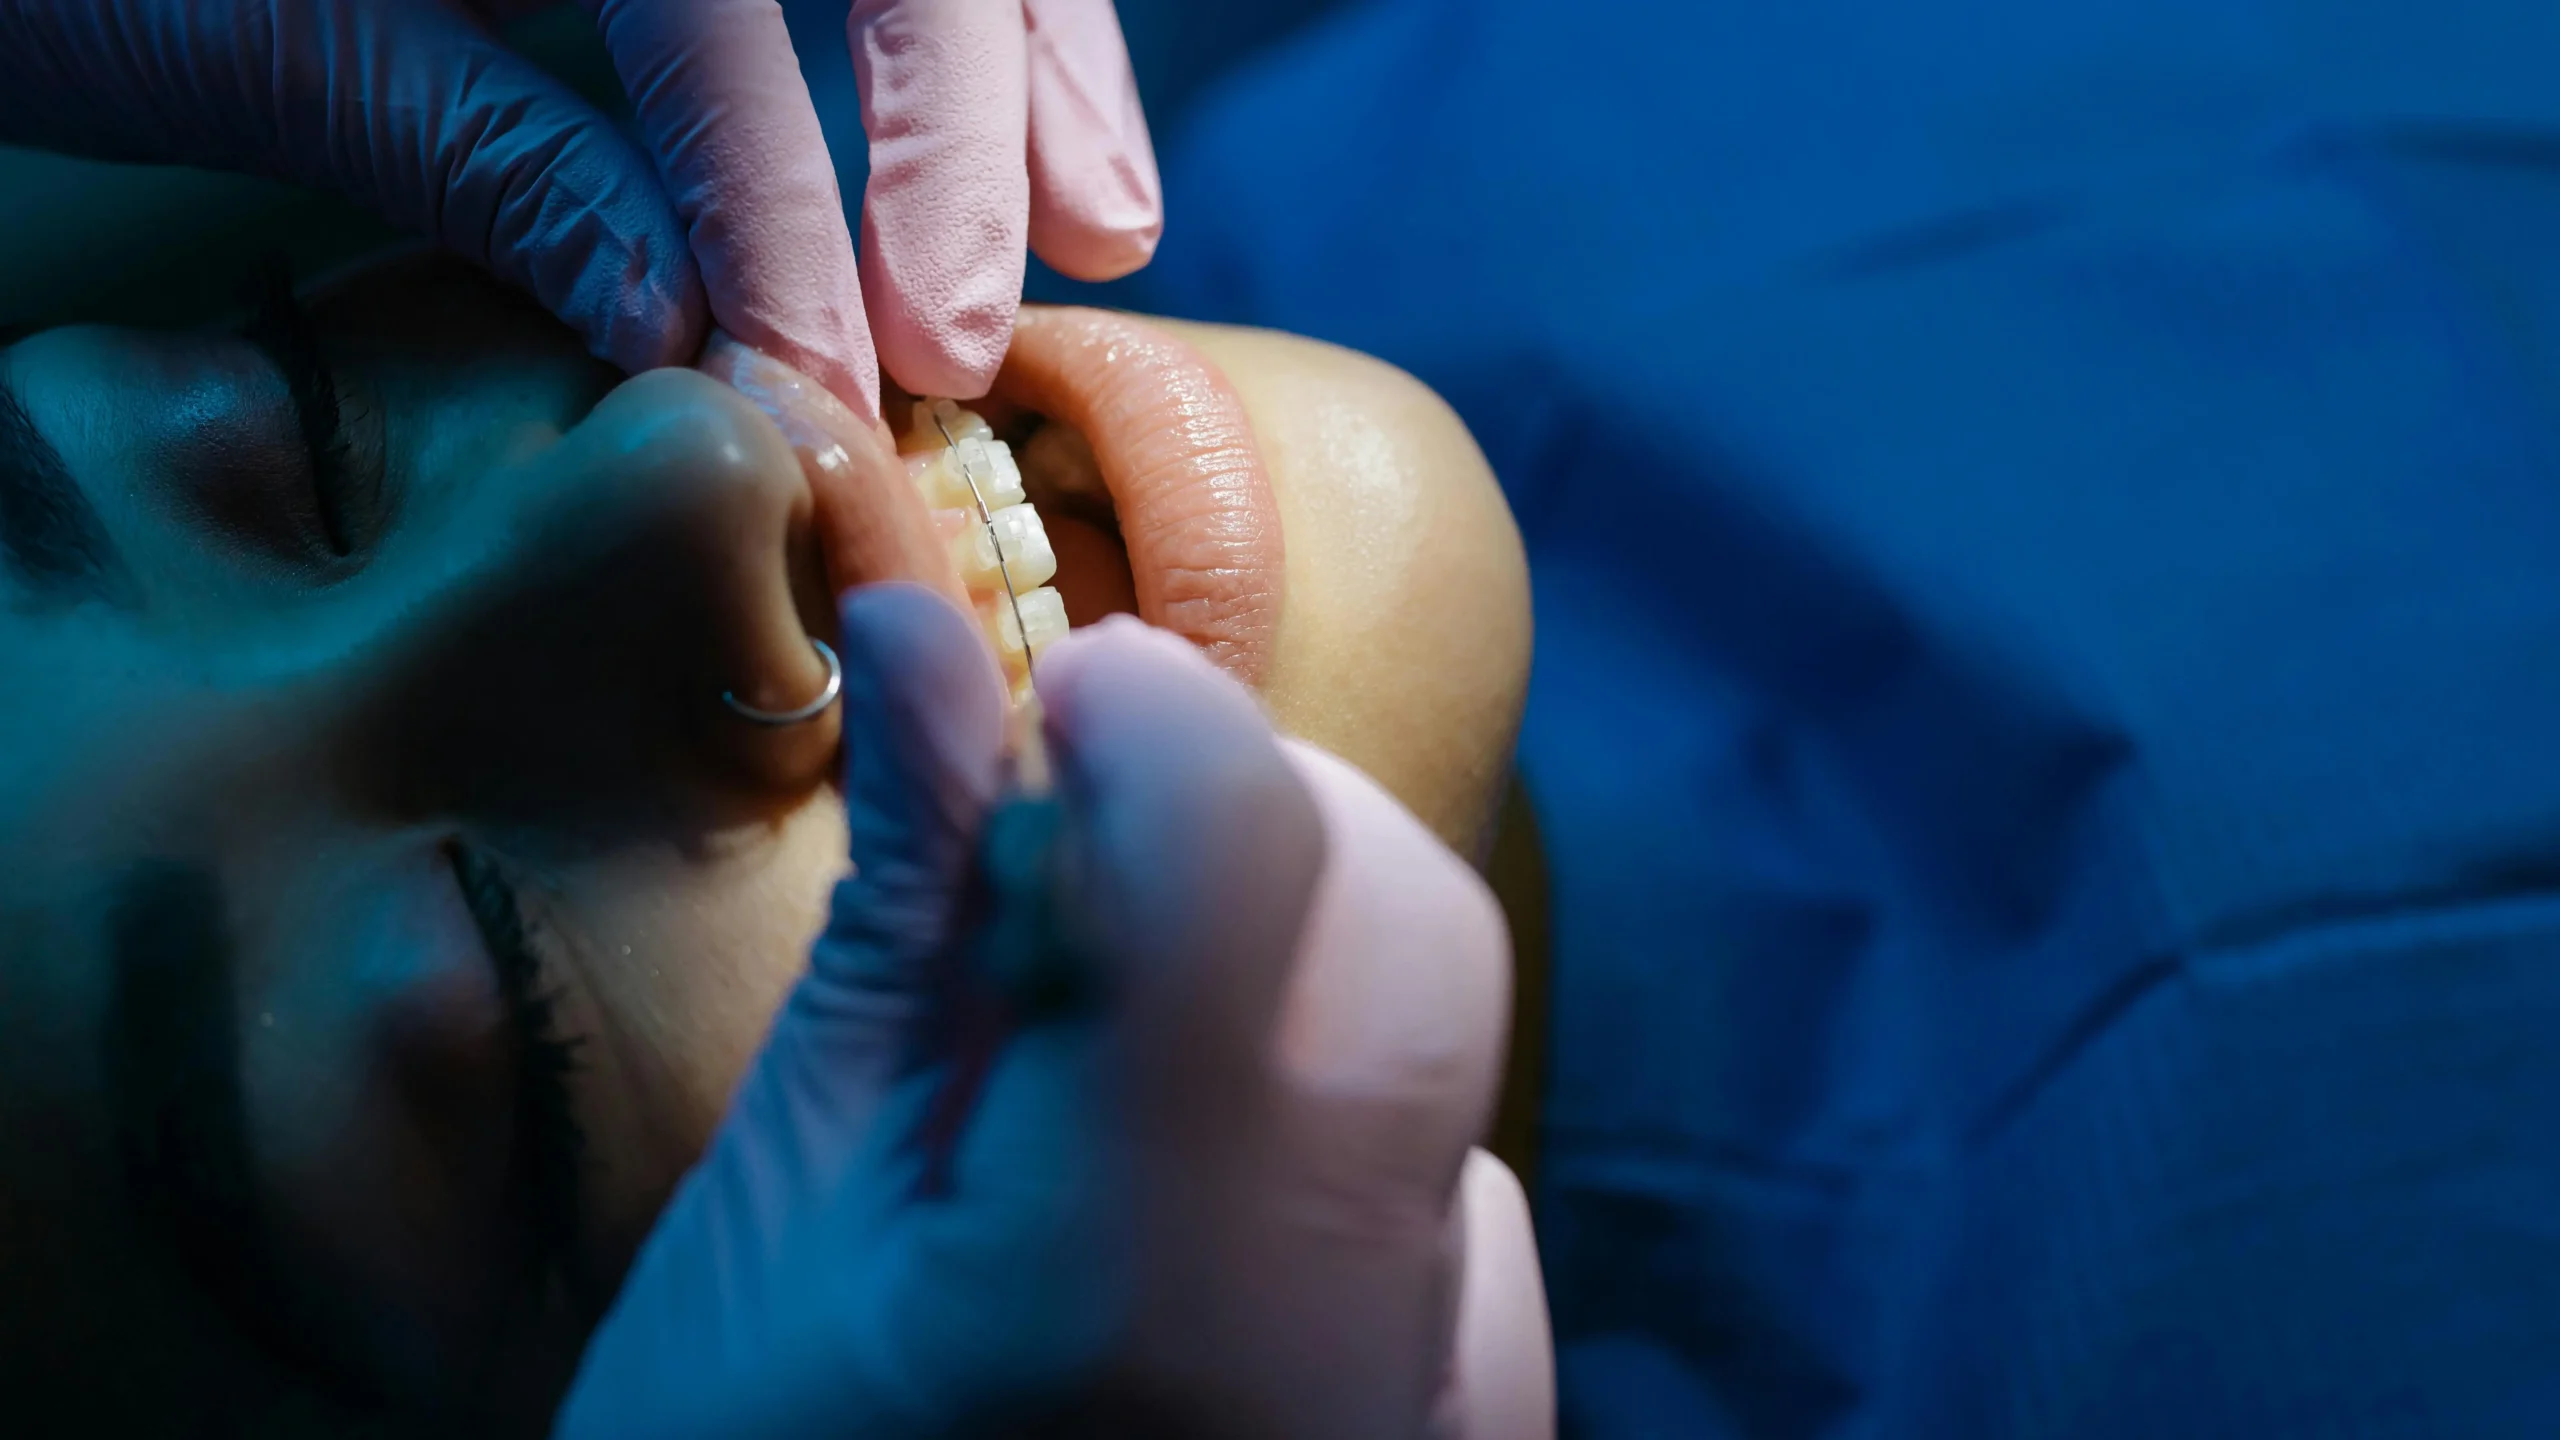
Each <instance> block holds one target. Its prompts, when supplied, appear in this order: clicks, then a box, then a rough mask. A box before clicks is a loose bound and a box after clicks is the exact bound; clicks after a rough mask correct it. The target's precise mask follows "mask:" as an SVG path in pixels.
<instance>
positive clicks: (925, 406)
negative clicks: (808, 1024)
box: [907, 400, 996, 450]
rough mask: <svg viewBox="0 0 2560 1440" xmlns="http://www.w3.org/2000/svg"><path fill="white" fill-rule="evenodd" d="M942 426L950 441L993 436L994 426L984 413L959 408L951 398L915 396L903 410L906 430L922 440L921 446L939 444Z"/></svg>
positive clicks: (983, 438) (992, 437)
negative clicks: (912, 405)
mask: <svg viewBox="0 0 2560 1440" xmlns="http://www.w3.org/2000/svg"><path fill="white" fill-rule="evenodd" d="M936 421H939V422H940V423H939V424H937V423H935V422H936ZM945 430H948V431H950V432H951V438H952V440H954V441H959V440H993V439H994V438H996V427H994V426H993V425H990V424H988V423H987V421H986V417H985V416H983V415H980V414H979V413H978V412H977V411H975V410H967V409H963V408H961V406H960V403H959V402H958V401H955V400H919V401H917V402H916V403H915V405H914V407H913V408H912V409H910V410H909V411H908V412H907V433H908V434H909V435H912V436H915V437H916V438H918V439H919V440H921V441H923V442H925V443H924V444H923V445H921V446H920V447H919V448H921V449H926V450H931V449H934V448H937V447H939V446H941V445H942V444H943V443H944V442H943V439H942V432H943V431H945Z"/></svg>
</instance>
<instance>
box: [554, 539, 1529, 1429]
mask: <svg viewBox="0 0 2560 1440" xmlns="http://www.w3.org/2000/svg"><path fill="white" fill-rule="evenodd" d="M844 630H845V633H844V637H843V638H844V644H843V647H842V649H843V658H844V662H845V681H846V689H845V734H846V742H845V743H846V753H847V797H846V798H847V804H848V808H849V811H850V814H851V820H852V835H853V842H852V843H853V861H854V865H855V873H854V875H853V876H852V878H850V879H848V880H847V881H845V882H844V883H843V884H842V885H841V886H840V887H839V889H838V892H837V895H836V899H835V905H834V909H833V914H832V918H831V920H830V923H829V926H828V929H827V933H826V934H825V936H824V937H823V938H822V939H821V940H820V941H819V942H818V945H817V947H816V949H815V952H814V954H813V956H812V960H811V966H810V970H809V973H808V974H807V975H806V976H805V977H804V978H803V979H802V981H801V983H800V985H799V986H798V988H797V989H796V990H795V991H794V993H793V995H792V997H791V999H790V1001H789V1003H788V1004H787V1005H786V1006H785V1008H784V1010H783V1012H782V1014H781V1015H780V1017H779V1018H778V1019H777V1020H776V1022H775V1025H774V1029H773V1032H772V1034H771V1035H770V1037H769V1038H768V1040H767V1042H766V1046H765V1049H764V1050H763V1052H762V1053H761V1054H760V1056H759V1057H758V1059H757V1060H756V1062H755V1064H754V1065H753V1067H752V1068H751V1069H750V1071H749V1072H748V1075H747V1077H746V1078H745V1080H744V1081H743V1082H742V1083H741V1086H740V1089H739V1092H738V1095H737V1098H736V1100H735V1102H734V1104H733V1106H732V1108H731V1111H730V1114H729V1116H728V1118H727V1120H726V1121H725V1123H724V1124H723V1126H722V1128H721V1130H720V1132H719V1134H718V1135H717V1137H716V1138H715V1139H714V1141H713V1143H712V1146H711V1148H710V1150H709V1152H708V1153H707V1154H706V1155H705V1156H704V1158H703V1160H702V1161H701V1162H700V1164H699V1165H698V1166H697V1167H696V1168H695V1170H694V1171H693V1173H692V1174H691V1175H690V1176H688V1177H687V1179H686V1181H685V1183H684V1184H683V1185H682V1187H680V1189H679V1190H678V1192H677V1195H676V1197H675V1199H674V1201H673V1202H672V1203H671V1204H670V1206H669V1208H668V1210H667V1212H666V1214H665V1215H664V1216H663V1217H662V1218H661V1219H660V1221H659V1224H658V1227H657V1229H656V1231H655V1232H654V1233H653V1234H652V1236H651V1238H650V1240H649V1242H648V1244H647V1245H646V1247H645V1248H644V1249H643V1251H642V1253H641V1255H640V1258H639V1260H638V1261H637V1263H636V1264H635V1266H634V1268H633V1270H632V1272H631V1274H630V1276H629V1278H628V1280H627V1281H626V1283H625V1285H624V1287H623V1289H622V1292H621V1294H620V1295H619V1297H618V1298H617V1299H616V1301H615V1304H614V1307H613V1309H612V1311H611V1313H610V1314H609V1315H608V1316H607V1317H606V1319H605V1321H604V1324H603V1326H602V1327H601V1328H600V1330H599V1331H598V1333H597V1335H596V1336H595V1338H594V1341H593V1342H592V1344H591V1345H590V1347H589V1349H588V1352H587V1355H586V1357H585V1361H584V1365H583V1368H582V1370H581V1371H580V1374H579V1376H578V1380H577V1383H576V1385H575V1387H574V1388H573V1390H572V1392H571V1395H570V1398H569V1400H568V1402H567V1405H566V1407H565V1408H564V1410H563V1412H562V1416H561V1420H560V1424H559V1430H560V1433H562V1434H565V1435H571V1436H590V1435H592V1436H613V1437H629V1436H657V1435H702V1436H711V1435H717V1436H752V1435H777V1436H779V1435H789V1436H820V1435H844V1436H855V1437H863V1440H877V1437H927V1436H959V1435H968V1434H987V1433H1001V1434H1016V1433H1048V1432H1046V1431H1045V1430H1044V1429H1043V1427H1045V1426H1047V1425H1051V1424H1066V1423H1073V1422H1082V1423H1089V1424H1096V1425H1099V1426H1100V1427H1101V1428H1100V1429H1099V1430H1098V1431H1097V1432H1096V1433H1114V1434H1136V1435H1143V1434H1150V1433H1175V1434H1233V1435H1241V1436H1272V1437H1284V1436H1323V1437H1327V1440H1336V1437H1339V1440H1358V1437H1364V1436H1379V1437H1389V1436H1392V1437H1395V1440H1409V1437H1412V1436H1415V1435H1417V1434H1422V1433H1426V1425H1427V1417H1428V1416H1429V1413H1430V1412H1431V1411H1432V1408H1433V1406H1434V1405H1435V1402H1436V1403H1437V1405H1438V1406H1439V1411H1440V1414H1439V1419H1440V1421H1441V1425H1440V1426H1439V1427H1437V1428H1439V1429H1440V1431H1441V1432H1442V1433H1451V1431H1450V1428H1449V1427H1451V1426H1452V1425H1456V1426H1462V1427H1463V1428H1461V1429H1458V1430H1457V1431H1455V1432H1454V1433H1464V1434H1469V1435H1474V1436H1482V1437H1494V1436H1502V1437H1512V1436H1518V1437H1534V1436H1543V1435H1547V1434H1550V1433H1552V1430H1551V1427H1552V1419H1551V1397H1550V1393H1549V1388H1548V1375H1549V1369H1548V1365H1549V1361H1548V1354H1547V1337H1546V1327H1545V1314H1544V1309H1543V1301H1542V1297H1541V1292H1540V1290H1539V1287H1538V1277H1537V1270H1536V1264H1535V1255H1534V1251H1533V1249H1532V1246H1531V1242H1530V1239H1529V1232H1528V1228H1527V1215H1526V1211H1525V1208H1524V1207H1523V1206H1522V1205H1521V1204H1520V1201H1519V1193H1518V1189H1517V1187H1516V1185H1514V1184H1513V1183H1512V1182H1511V1180H1510V1177H1509V1175H1508V1173H1507V1172H1505V1171H1503V1170H1502V1168H1501V1167H1500V1165H1499V1164H1497V1163H1495V1162H1493V1161H1491V1160H1490V1159H1487V1158H1484V1157H1482V1156H1480V1155H1479V1156H1476V1157H1474V1158H1472V1159H1471V1158H1469V1154H1470V1152H1469V1150H1468V1141H1469V1137H1471V1136H1472V1135H1473V1134H1474V1133H1475V1132H1476V1130H1477V1128H1478V1127H1479V1126H1480V1125H1481V1123H1482V1121H1483V1118H1484V1115H1485V1110H1486V1107H1487V1105H1488V1104H1489V1102H1490V1098H1491V1093H1492V1089H1493V1085H1494V1080H1495V1074H1496V1055H1497V1052H1498V1049H1499V1043H1500V1035H1501V1029H1502V1019H1503V1008H1504V1005H1505V994H1504V984H1503V968H1502V956H1503V948H1504V947H1503V935H1502V929H1501V921H1500V918H1499V916H1498V914H1497V913H1496V911H1495V910H1494V908H1493V906H1492V903H1491V900H1490V898H1489V896H1488V895H1487V894H1486V892H1485V890H1484V889H1483V887H1482V885H1481V884H1480V883H1479V882H1478V881H1477V880H1476V879H1475V877H1474V876H1473V874H1472V873H1471V872H1469V871H1468V870H1467V869H1466V868H1465V867H1464V866H1463V865H1462V864H1460V863H1459V862H1458V860H1457V859H1456V858H1455V857H1454V856H1452V855H1450V854H1449V853H1448V852H1447V851H1446V850H1445V849H1444V848H1442V847H1441V846H1439V845H1438V844H1437V843H1436V842H1435V841H1433V840H1432V839H1431V838H1430V836H1429V835H1428V834H1427V832H1426V831H1424V829H1423V828H1422V826H1421V825H1420V824H1419V822H1417V821H1415V820H1414V819H1413V818H1412V817H1411V816H1410V815H1408V814H1406V813H1405V812H1404V811H1403V810H1401V809H1400V808H1399V807H1397V806H1396V805H1395V804H1394V802H1393V801H1391V800H1390V799H1388V798H1387V797H1386V796H1385V795H1384V794H1383V792H1381V791H1379V790H1378V789H1377V788H1376V786H1375V785H1374V784H1372V783H1370V782H1369V781H1367V780H1366V779H1365V778H1363V777H1362V776H1360V775H1359V774H1358V773H1357V772H1355V771H1353V770H1352V769H1351V768H1350V767H1348V766H1346V765H1343V764H1342V763H1341V762H1339V761H1336V760H1333V759H1331V758H1330V757H1327V756H1324V755H1322V754H1320V753H1318V752H1315V751H1313V750H1309V749H1306V748H1303V747H1295V746H1284V745H1283V744H1282V743H1281V742H1278V741H1275V739H1274V738H1273V736H1272V734H1271V731H1270V729H1269V727H1268V725H1267V723H1266V722H1265V721H1264V720H1263V719H1262V717H1261V715H1260V713H1259V711H1258V710H1257V709H1256V707H1255V706H1254V704H1253V702H1252V700H1251V699H1250V697H1249V696H1248V695H1247V694H1246V693H1245V692H1244V691H1243V690H1242V689H1241V688H1240V687H1238V686H1237V685H1235V684H1234V682H1232V681H1230V680H1228V679H1226V678H1225V677H1224V676H1222V675H1220V674H1218V673H1217V672H1216V671H1215V670H1214V669H1213V668H1212V667H1211V666H1210V665H1209V664H1208V663H1207V662H1206V661H1205V660H1203V659H1201V658H1200V657H1199V656H1198V655H1197V654H1196V653H1195V652H1193V651H1192V650H1191V649H1190V648H1189V647H1188V646H1186V645H1184V644H1183V643H1182V642H1180V641H1178V640H1175V639H1173V638H1171V637H1169V636H1165V635H1163V634H1161V633H1159V632H1154V631H1150V630H1147V629H1145V628H1144V627H1143V626H1140V625H1138V624H1137V623H1136V622H1134V621H1114V622H1108V623H1106V624H1105V625H1102V626H1098V627H1095V628H1094V629H1093V630H1091V631H1085V632H1079V633H1078V634H1077V635H1074V636H1071V637H1069V638H1068V639H1066V640H1063V641H1061V642H1059V644H1058V646H1057V648H1056V649H1055V650H1053V651H1052V652H1050V654H1049V656H1048V657H1047V658H1046V659H1045V660H1044V661H1043V663H1042V666H1041V671H1040V676H1041V681H1042V693H1043V696H1044V698H1045V700H1046V703H1047V705H1048V708H1049V715H1050V735H1051V742H1052V751H1053V757H1054V759H1055V762H1056V765H1057V773H1058V783H1059V796H1060V800H1061V803H1062V807H1063V815H1064V820H1063V829H1062V830H1061V831H1060V832H1059V834H1060V838H1059V840H1058V842H1057V848H1056V849H1055V851H1054V852H1052V853H1053V854H1054V855H1055V856H1056V858H1057V862H1058V864H1059V865H1060V866H1062V867H1063V868H1062V869H1061V871H1060V872H1058V876H1057V878H1059V879H1060V880H1061V881H1062V882H1063V883H1061V884H1060V885H1058V886H1057V887H1056V888H1054V889H1049V890H1047V891H1045V892H1043V893H1044V894H1045V899H1044V900H1043V901H1042V902H1041V903H1040V905H1038V906H1035V907H1034V908H1035V909H1042V910H1045V913H1046V922H1047V923H1046V924H1045V925H1044V926H1042V927H1040V928H1041V929H1042V930H1043V931H1044V933H1048V934H1050V935H1053V936H1057V937H1062V939H1063V940H1064V942H1065V951H1064V953H1066V954H1067V955H1070V956H1072V957H1076V958H1077V963H1078V964H1079V965H1080V967H1081V971H1080V975H1081V979H1082V981H1083V982H1084V984H1085V987H1086V993H1085V996H1084V998H1083V999H1082V1000H1081V1001H1078V1002H1075V1003H1069V1004H1065V1005H1063V1006H1061V1007H1058V1008H1053V1009H1049V1010H1046V1011H1034V1012H1024V1013H1021V1014H1019V1015H1018V1016H1017V1018H1016V1020H1015V1022H1014V1023H1013V1024H1012V1025H1011V1026H1010V1028H1009V1031H1008V1034H1007V1038H1005V1039H1004V1041H1003V1043H1002V1044H1001V1045H1000V1046H999V1047H996V1048H995V1049H994V1051H993V1057H994V1058H993V1063H992V1066H991V1068H989V1069H988V1070H987V1071H986V1072H985V1075H984V1083H983V1085H982V1086H980V1087H978V1088H977V1090H976V1098H975V1102H974V1104H973V1106H972V1108H971V1113H970V1114H969V1115H968V1116H967V1118H966V1119H965V1121H964V1122H963V1123H961V1124H960V1125H959V1126H958V1127H956V1129H953V1128H944V1127H938V1126H937V1124H936V1122H937V1120H938V1119H939V1118H940V1117H942V1116H943V1115H944V1114H945V1112H944V1110H943V1109H941V1108H940V1102H941V1101H942V1100H943V1099H944V1098H946V1097H947V1096H948V1095H949V1094H950V1093H951V1089H950V1085H951V1082H952V1080H953V1077H954V1068H955V1063H957V1062H961V1061H963V1060H965V1058H966V1056H967V1055H968V1054H969V1053H970V1052H972V1051H973V1050H975V1049H977V1048H978V1047H977V1046H976V1043H975V1040H974V1039H973V1034H972V1032H973V1030H974V1028H975V1025H974V1019H973V1017H974V1018H983V1017H984V1016H985V1015H986V1014H987V1013H988V1012H987V1011H986V1010H985V1009H983V1008H982V1007H980V1006H979V1005H978V1003H977V1001H976V1000H973V999H972V998H971V997H973V996H975V997H978V999H981V1000H982V999H983V998H984V997H985V994H986V991H985V988H984V987H985V984H986V983H987V980H988V977H989V976H990V975H993V974H996V973H998V969H997V968H994V967H989V966H988V965H987V961H988V958H989V957H988V956H987V955H986V954H985V953H984V951H983V950H981V951H978V952H975V953H974V958H973V952H971V950H970V949H969V946H968V944H967V941H968V938H969V937H968V936H966V935H962V934H958V933H955V932H954V928H953V916H954V914H955V910H956V909H957V908H958V907H957V906H956V905H955V899H956V898H957V897H958V895H959V894H960V892H961V890H962V887H963V886H964V884H965V883H966V882H967V877H968V876H969V875H970V874H971V873H972V872H971V863H972V855H973V850H974V841H973V837H974V836H975V835H977V834H978V832H979V830H980V826H981V823H982V819H983V818H984V817H985V816H986V815H987V813H988V806H989V803H990V799H991V797H992V796H993V794H994V790H995V786H996V782H997V775H998V757H997V749H998V744H999V736H1000V732H1001V729H1002V716H1003V700H1002V697H1001V691H1000V685H999V682H998V680H997V678H996V675H995V671H994V668H993V666H992V664H991V663H990V662H989V660H988V659H987V657H986V655H985V652H984V649H983V646H982V644H981V642H980V641H979V640H978V639H977V637H976V635H975V634H974V632H973V630H972V628H971V626H970V624H969V622H968V621H967V620H966V619H964V618H963V617H962V616H961V615H960V614H959V613H958V612H957V611H956V610H954V609H953V608H952V607H950V606H949V605H948V604H946V603H944V602H942V601H940V600H938V599H936V598H934V597H933V596H932V595H930V594H928V593H926V592H924V591H921V590H917V589H915V588H912V587H908V586H879V587H873V588H870V589H867V590H862V591H857V592H855V593H854V594H853V595H852V597H851V598H850V599H849V600H848V601H847V602H846V605H845V607H844ZM1012 893H1014V895H1015V899H1016V900H1019V898H1020V894H1021V892H1019V891H1016V892H1012ZM1012 903H1014V902H1012V901H1008V902H1005V904H1007V905H1010V904H1012ZM1002 908H1003V907H1002V906H1000V907H999V909H1000V914H999V916H998V917H997V918H998V919H999V921H1001V920H1002V919H1003V918H1004V915H1003V913H1001V911H1002ZM1013 918H1015V919H1019V918H1021V917H1020V914H1019V913H1018V912H1017V913H1015V914H1014V917H1013ZM1006 928H1007V927H1006V926H1005V925H1003V924H1001V923H1000V924H998V925H996V926H994V927H993V928H992V929H990V930H986V931H980V932H977V933H978V934H979V935H980V936H981V938H983V937H984V936H985V935H988V934H997V933H1005V932H1006ZM973 965H974V966H975V967H976V968H974V969H973V968H971V967H972V966H973ZM1016 993H1018V992H1016ZM945 1142H947V1143H948V1144H949V1145H950V1146H951V1149H950V1152H949V1169H948V1172H947V1183H942V1184H937V1183H936V1182H935V1174H934V1172H935V1169H936V1162H935V1153H934V1152H935V1148H936V1146H937V1145H940V1144H943V1143H945ZM1453 1331H1454V1332H1455V1339H1454V1341H1453ZM1453 1361H1454V1366H1453ZM1150 1422H1153V1423H1156V1424H1163V1423H1166V1422H1172V1423H1173V1425H1174V1427H1175V1428H1172V1429H1171V1430H1170V1431H1163V1430H1157V1429H1152V1428H1150Z"/></svg>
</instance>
